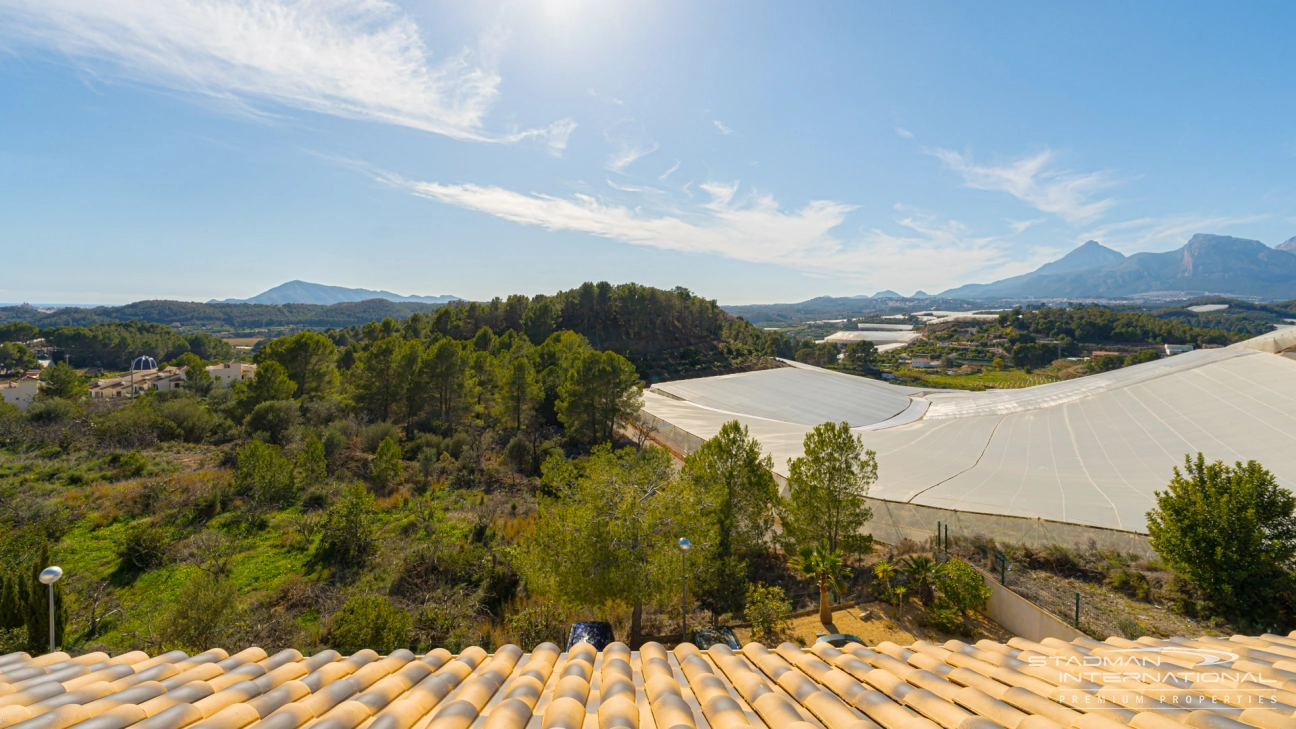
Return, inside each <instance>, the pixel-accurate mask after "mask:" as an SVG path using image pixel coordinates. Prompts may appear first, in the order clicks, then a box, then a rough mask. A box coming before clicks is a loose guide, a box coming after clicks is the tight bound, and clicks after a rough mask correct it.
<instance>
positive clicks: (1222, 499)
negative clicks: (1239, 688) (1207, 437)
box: [1148, 453, 1296, 628]
mask: <svg viewBox="0 0 1296 729" xmlns="http://www.w3.org/2000/svg"><path fill="white" fill-rule="evenodd" d="M1148 534H1149V536H1150V540H1149V541H1150V542H1151V544H1152V547H1153V548H1154V549H1156V551H1157V553H1158V554H1159V555H1161V558H1162V559H1164V560H1165V562H1166V564H1167V565H1169V566H1170V567H1171V568H1172V569H1173V570H1174V571H1175V572H1176V573H1178V574H1180V575H1182V576H1183V577H1184V578H1185V579H1186V580H1187V582H1188V583H1189V585H1191V586H1192V587H1193V588H1195V589H1196V590H1198V591H1199V592H1200V593H1201V595H1202V597H1203V598H1204V602H1205V605H1204V606H1203V607H1204V608H1205V609H1206V610H1209V611H1212V612H1215V613H1216V614H1219V615H1222V616H1224V617H1227V618H1232V619H1235V620H1239V621H1246V622H1247V623H1248V624H1254V625H1255V627H1256V628H1269V627H1271V624H1272V623H1277V622H1282V623H1289V622H1291V621H1292V619H1293V608H1292V606H1293V597H1296V583H1294V582H1293V577H1294V575H1293V572H1292V565H1293V562H1292V559H1293V557H1296V496H1294V495H1293V494H1292V492H1291V491H1289V490H1287V489H1285V488H1283V487H1281V486H1279V485H1278V484H1277V482H1276V481H1275V480H1274V477H1273V475H1272V474H1271V473H1269V472H1268V471H1267V470H1265V469H1264V468H1263V467H1262V466H1261V465H1260V464H1258V463H1256V462H1255V461H1248V462H1247V463H1241V462H1238V463H1236V464H1235V465H1233V466H1228V465H1226V464H1225V463H1223V462H1222V461H1216V462H1215V463H1207V462H1206V459H1205V457H1203V456H1202V454H1200V453H1198V454H1197V458H1196V459H1195V460H1194V459H1193V458H1191V457H1187V456H1186V457H1185V458H1184V467H1183V470H1182V471H1181V470H1179V469H1178V468H1175V470H1174V478H1173V479H1171V481H1170V485H1169V488H1168V489H1167V490H1166V491H1158V492H1157V505H1156V507H1155V508H1154V509H1152V510H1151V511H1149V512H1148Z"/></svg>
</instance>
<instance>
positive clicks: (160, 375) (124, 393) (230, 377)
mask: <svg viewBox="0 0 1296 729" xmlns="http://www.w3.org/2000/svg"><path fill="white" fill-rule="evenodd" d="M186 369H187V368H185V367H166V368H163V369H142V370H135V371H134V372H133V373H127V374H125V375H120V376H118V377H109V378H105V379H102V380H96V381H95V382H94V383H93V384H91V385H90V397H93V398H114V397H132V396H134V395H137V394H139V393H141V392H144V391H145V390H159V391H162V392H166V391H168V390H179V389H181V388H183V387H184V386H185V370H186ZM207 372H208V374H210V375H211V376H212V379H213V380H215V381H216V384H217V385H218V386H220V387H229V386H230V385H233V384H234V383H235V382H241V381H243V380H250V379H252V377H253V376H254V375H256V365H254V364H248V363H246V362H238V361H234V360H231V361H229V362H222V363H221V364H215V365H210V366H209V367H207Z"/></svg>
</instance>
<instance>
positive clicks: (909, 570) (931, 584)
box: [900, 555, 937, 605]
mask: <svg viewBox="0 0 1296 729" xmlns="http://www.w3.org/2000/svg"><path fill="white" fill-rule="evenodd" d="M901 565H903V566H902V567H901V568H900V571H902V572H904V574H905V577H908V578H909V581H910V582H911V583H913V586H914V589H915V590H917V591H918V600H919V602H921V603H922V604H923V605H930V604H932V603H933V602H935V601H936V589H935V583H936V567H937V565H936V563H935V562H934V561H932V559H931V558H930V557H923V556H921V555H916V556H910V557H905V558H904V560H903V561H902V562H901Z"/></svg>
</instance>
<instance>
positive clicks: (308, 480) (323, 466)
mask: <svg viewBox="0 0 1296 729" xmlns="http://www.w3.org/2000/svg"><path fill="white" fill-rule="evenodd" d="M327 480H328V461H327V460H326V458H325V456H324V444H323V443H321V442H320V439H319V438H318V437H316V436H315V434H314V433H312V434H311V435H310V437H308V438H307V439H306V446H305V447H304V448H302V451H301V453H299V454H298V455H297V490H298V491H299V492H302V493H305V492H306V491H307V490H309V489H310V488H312V487H315V486H321V485H323V483H324V482H325V481H327Z"/></svg>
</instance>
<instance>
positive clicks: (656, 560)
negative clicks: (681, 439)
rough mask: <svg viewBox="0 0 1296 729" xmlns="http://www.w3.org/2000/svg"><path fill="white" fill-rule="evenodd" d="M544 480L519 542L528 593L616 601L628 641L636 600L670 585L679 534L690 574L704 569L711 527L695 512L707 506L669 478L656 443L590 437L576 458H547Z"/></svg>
mask: <svg viewBox="0 0 1296 729" xmlns="http://www.w3.org/2000/svg"><path fill="white" fill-rule="evenodd" d="M544 481H545V484H546V487H547V488H548V490H549V491H550V492H551V493H553V494H555V496H553V497H549V498H542V499H541V501H540V506H539V516H538V518H537V520H536V526H535V531H534V532H533V533H532V534H531V535H529V536H528V537H526V539H525V540H524V541H523V542H522V543H521V544H520V545H519V548H518V560H517V567H518V570H519V572H520V573H521V574H522V576H523V579H524V580H525V581H526V583H527V585H528V586H529V588H530V589H532V590H533V591H535V592H536V593H539V594H545V595H550V596H552V597H555V598H558V599H560V600H563V601H565V602H570V603H577V604H584V605H588V606H591V607H597V606H601V605H603V604H604V603H606V602H607V601H609V600H613V599H619V600H624V601H625V602H626V603H628V604H629V605H630V606H631V607H632V608H633V616H632V624H631V628H630V634H631V635H630V643H631V645H633V646H636V647H637V646H638V643H639V635H640V626H641V616H642V612H643V606H644V605H645V604H655V603H660V602H662V601H666V600H671V599H673V598H674V597H675V596H676V595H677V594H678V593H677V592H676V589H677V587H678V586H679V584H680V577H681V572H680V571H681V569H682V567H681V561H682V560H681V559H680V553H679V550H678V548H677V547H676V542H677V540H678V539H679V538H680V537H688V538H689V540H690V541H692V543H693V551H692V552H691V553H690V560H689V563H690V565H689V566H690V572H691V576H693V577H694V580H690V581H691V582H694V584H697V582H696V581H695V580H696V579H697V578H698V577H701V576H702V575H703V574H704V568H705V565H706V564H707V561H708V560H709V558H710V555H711V552H712V550H713V549H714V545H715V535H714V531H713V528H712V527H711V525H710V523H709V522H708V520H707V519H706V518H705V517H704V516H703V515H704V514H706V513H708V512H709V511H711V509H712V505H711V504H710V503H709V502H708V501H707V499H706V495H705V494H702V493H699V492H698V490H697V489H695V488H693V487H692V486H691V484H690V483H689V482H688V481H686V480H683V479H678V478H676V477H675V472H674V468H673V467H672V465H671V456H670V454H669V453H667V452H666V451H664V450H661V449H658V448H645V449H642V450H639V451H634V450H631V449H624V450H620V451H613V450H612V449H611V448H609V447H607V446H599V447H597V448H595V449H594V450H593V452H592V453H591V454H590V456H589V457H588V458H586V459H583V460H581V461H579V462H576V463H572V462H566V461H562V460H561V459H552V460H551V461H549V462H547V463H546V464H545V473H544Z"/></svg>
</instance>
